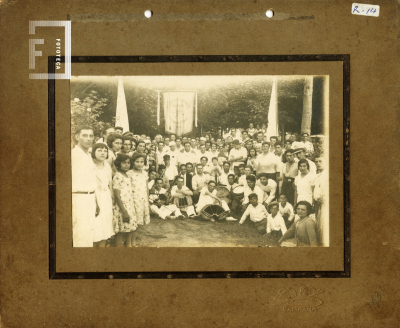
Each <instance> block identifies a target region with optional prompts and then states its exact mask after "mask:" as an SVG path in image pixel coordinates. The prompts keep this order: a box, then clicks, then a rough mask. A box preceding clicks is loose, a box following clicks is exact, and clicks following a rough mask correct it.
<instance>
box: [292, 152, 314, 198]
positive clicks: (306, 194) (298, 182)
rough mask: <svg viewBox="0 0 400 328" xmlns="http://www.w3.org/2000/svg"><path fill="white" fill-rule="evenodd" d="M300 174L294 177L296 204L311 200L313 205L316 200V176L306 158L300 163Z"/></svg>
mask: <svg viewBox="0 0 400 328" xmlns="http://www.w3.org/2000/svg"><path fill="white" fill-rule="evenodd" d="M298 168H299V171H300V174H299V175H298V176H297V177H296V178H295V179H294V184H295V187H296V189H295V193H294V204H297V203H298V202H300V201H306V202H309V203H310V204H311V205H312V204H313V202H314V197H313V193H314V179H315V176H314V175H313V174H312V173H310V164H308V161H307V160H306V159H301V160H300V161H299V163H298Z"/></svg>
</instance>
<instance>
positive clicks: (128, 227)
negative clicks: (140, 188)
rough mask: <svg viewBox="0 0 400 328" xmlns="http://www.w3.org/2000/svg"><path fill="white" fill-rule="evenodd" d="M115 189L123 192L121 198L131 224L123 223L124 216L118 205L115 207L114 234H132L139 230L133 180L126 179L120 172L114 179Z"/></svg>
mask: <svg viewBox="0 0 400 328" xmlns="http://www.w3.org/2000/svg"><path fill="white" fill-rule="evenodd" d="M113 189H116V190H119V191H121V193H120V197H121V201H122V203H123V204H124V207H125V209H126V211H127V212H128V214H129V216H130V219H129V222H123V220H122V219H123V215H122V212H121V209H120V208H119V206H118V204H117V203H115V205H114V206H113V228H114V232H115V233H118V232H131V231H135V230H136V228H137V216H136V212H135V207H134V204H133V187H132V180H131V178H130V177H129V176H128V177H125V176H124V175H122V174H121V173H120V172H117V173H116V174H115V176H114V178H113Z"/></svg>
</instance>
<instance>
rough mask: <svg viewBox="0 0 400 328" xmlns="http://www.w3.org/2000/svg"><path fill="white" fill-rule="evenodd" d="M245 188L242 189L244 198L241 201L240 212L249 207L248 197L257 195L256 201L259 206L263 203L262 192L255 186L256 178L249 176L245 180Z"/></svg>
mask: <svg viewBox="0 0 400 328" xmlns="http://www.w3.org/2000/svg"><path fill="white" fill-rule="evenodd" d="M246 180H247V187H245V188H244V198H243V200H242V210H244V209H245V208H246V207H247V206H248V205H249V201H250V200H249V195H250V194H257V199H258V202H259V203H260V204H262V203H263V199H264V192H263V191H262V190H261V188H260V187H258V186H256V177H255V176H254V175H250V176H248V177H247V178H246Z"/></svg>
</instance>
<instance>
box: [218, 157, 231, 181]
mask: <svg viewBox="0 0 400 328" xmlns="http://www.w3.org/2000/svg"><path fill="white" fill-rule="evenodd" d="M222 169H223V172H222V174H221V175H220V176H219V183H220V184H222V185H225V186H227V185H228V175H229V174H233V171H232V170H230V165H229V163H228V162H224V164H223V165H222Z"/></svg>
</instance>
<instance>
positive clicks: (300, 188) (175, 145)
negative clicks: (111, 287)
mask: <svg viewBox="0 0 400 328" xmlns="http://www.w3.org/2000/svg"><path fill="white" fill-rule="evenodd" d="M70 90H71V168H72V171H71V172H72V227H71V228H72V236H73V247H273V246H281V247H329V221H330V219H329V76H327V75H275V76H272V75H229V76H222V75H207V76H166V75H163V76H72V77H71V81H70Z"/></svg>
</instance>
